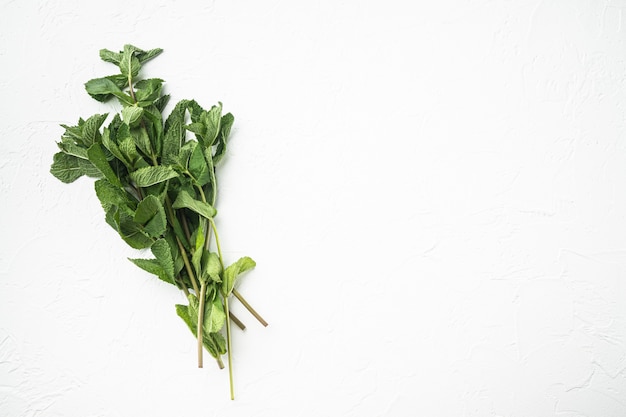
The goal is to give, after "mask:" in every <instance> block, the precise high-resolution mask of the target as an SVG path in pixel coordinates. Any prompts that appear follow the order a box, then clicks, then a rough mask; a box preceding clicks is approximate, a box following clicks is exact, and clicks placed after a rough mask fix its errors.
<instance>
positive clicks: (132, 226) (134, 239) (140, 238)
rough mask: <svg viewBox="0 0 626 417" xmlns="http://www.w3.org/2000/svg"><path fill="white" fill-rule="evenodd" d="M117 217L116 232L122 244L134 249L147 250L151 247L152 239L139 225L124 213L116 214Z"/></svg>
mask: <svg viewBox="0 0 626 417" xmlns="http://www.w3.org/2000/svg"><path fill="white" fill-rule="evenodd" d="M117 215H118V219H117V230H118V232H119V234H120V236H121V237H122V239H123V240H124V242H126V243H128V245H129V246H130V247H131V248H134V249H147V248H149V247H150V246H152V243H154V239H153V238H151V237H150V236H148V234H147V233H146V232H145V231H144V228H143V226H142V225H141V224H138V223H137V222H135V221H134V220H133V218H132V217H131V216H129V215H127V214H125V213H119V212H118V213H117Z"/></svg>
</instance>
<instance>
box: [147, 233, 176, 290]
mask: <svg viewBox="0 0 626 417" xmlns="http://www.w3.org/2000/svg"><path fill="white" fill-rule="evenodd" d="M150 250H151V251H152V254H153V255H154V256H155V258H156V260H157V261H158V262H159V265H161V267H162V268H163V271H165V274H166V276H167V278H168V279H169V281H168V282H171V283H172V284H173V283H174V260H173V259H172V252H171V251H170V245H169V244H168V243H167V241H166V240H165V239H159V240H157V241H156V242H154V243H153V244H152V247H151V248H150Z"/></svg>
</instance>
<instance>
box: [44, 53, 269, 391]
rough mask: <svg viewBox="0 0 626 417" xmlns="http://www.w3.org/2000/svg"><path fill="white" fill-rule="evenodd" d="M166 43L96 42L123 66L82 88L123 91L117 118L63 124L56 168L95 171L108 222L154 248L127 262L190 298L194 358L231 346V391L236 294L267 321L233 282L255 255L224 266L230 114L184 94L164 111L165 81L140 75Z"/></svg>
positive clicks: (68, 174) (218, 354) (183, 314)
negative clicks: (222, 186)
mask: <svg viewBox="0 0 626 417" xmlns="http://www.w3.org/2000/svg"><path fill="white" fill-rule="evenodd" d="M161 52H163V50H162V49H158V48H157V49H151V50H148V51H143V50H141V49H139V48H137V47H135V46H132V45H124V49H123V50H122V51H120V52H113V51H109V50H107V49H102V50H101V51H100V58H101V59H102V60H104V61H106V62H110V63H112V64H114V65H116V66H117V67H118V68H119V71H120V72H119V74H114V75H108V76H106V77H102V78H95V79H93V80H89V81H87V83H85V89H86V90H87V93H88V94H89V95H90V96H91V97H92V98H94V99H95V100H98V101H100V102H106V101H109V100H111V99H117V101H118V102H119V104H120V105H121V110H120V112H119V113H118V114H115V115H113V117H112V118H109V115H108V114H96V115H93V116H91V117H89V118H87V119H86V120H85V119H82V118H81V119H79V120H78V124H77V125H75V126H67V125H61V126H62V127H63V128H64V129H65V132H64V133H63V135H62V136H61V141H60V142H58V146H59V149H60V152H58V153H56V154H55V155H54V159H53V163H52V167H51V169H50V172H51V173H52V175H54V176H55V177H56V178H58V179H59V180H61V181H62V182H64V183H71V182H74V181H76V180H77V179H78V178H80V177H82V176H88V177H93V178H96V181H95V191H96V195H97V196H98V199H99V200H100V203H101V204H102V208H103V209H104V212H105V220H106V222H107V223H108V224H109V225H110V226H111V227H112V228H113V229H115V231H117V233H119V235H120V237H121V238H122V240H124V241H125V242H126V243H127V244H128V245H129V246H131V247H132V248H134V249H150V252H151V253H152V255H153V258H150V259H130V261H131V262H133V263H134V264H135V265H137V266H138V267H139V268H141V269H143V270H144V271H147V272H149V273H151V274H154V275H156V276H157V277H158V278H159V279H160V280H162V281H164V282H166V283H168V284H172V285H175V286H176V287H178V288H179V289H180V290H181V291H182V292H183V293H184V296H185V298H186V301H187V304H177V305H176V313H177V314H178V316H179V317H180V318H181V319H182V320H183V321H184V322H185V324H186V325H187V326H188V327H189V330H191V332H192V334H193V335H194V336H195V337H196V338H197V342H198V367H200V368H201V367H202V366H203V357H202V355H203V351H204V350H205V349H206V351H207V352H209V354H210V355H211V356H213V357H214V358H215V359H216V361H217V364H218V365H219V367H220V368H224V365H223V361H222V356H223V355H224V354H227V357H228V369H229V371H228V372H229V382H230V397H231V399H233V400H234V399H235V394H234V387H233V373H232V355H231V352H232V349H231V327H230V322H231V321H232V322H233V323H235V324H236V325H237V326H238V327H240V328H241V329H242V330H243V329H244V328H245V326H244V325H243V323H242V322H241V321H240V320H239V319H238V318H236V317H235V316H234V315H233V313H232V312H231V311H230V308H229V299H230V297H231V296H234V297H235V298H237V299H238V300H239V301H240V302H241V303H242V304H243V305H244V306H245V307H246V308H247V309H248V311H250V313H251V314H252V315H253V316H254V317H255V318H256V319H257V320H258V321H259V322H260V323H261V324H263V325H264V326H267V322H266V321H265V320H264V319H263V318H262V317H261V316H260V315H259V314H258V313H257V312H256V311H255V310H254V309H253V308H252V307H251V306H250V304H249V303H248V302H247V301H246V300H245V299H244V298H243V297H242V295H241V294H240V293H239V292H238V291H237V290H236V289H235V283H236V281H237V279H238V278H239V276H241V274H243V273H245V272H246V271H249V270H250V269H252V268H254V267H255V266H256V263H255V262H254V261H253V260H252V259H251V258H249V257H247V256H246V257H243V258H241V259H239V260H237V261H236V262H234V263H233V264H231V265H229V266H225V262H224V257H223V254H222V248H221V245H220V238H219V234H218V232H217V226H216V223H215V217H216V215H217V210H216V208H215V201H216V197H217V177H216V166H217V165H218V164H219V162H220V161H221V160H222V158H223V156H224V154H225V152H226V148H227V144H228V137H229V134H230V130H231V127H232V125H233V122H234V117H233V115H232V114H230V113H226V114H223V113H222V104H221V103H218V104H217V105H214V106H212V107H211V108H210V109H209V110H205V109H204V108H202V107H201V106H200V105H199V104H198V103H197V102H196V101H194V100H181V101H179V102H178V103H177V104H176V105H175V106H174V108H173V109H172V111H171V112H170V114H169V115H168V116H167V117H165V115H164V113H163V112H164V109H165V106H166V105H167V103H168V101H169V98H170V97H169V95H164V94H162V89H163V82H164V81H163V80H161V79H159V78H140V77H139V73H140V70H141V69H142V67H143V65H144V64H145V63H146V62H147V61H149V60H151V59H153V58H155V57H156V56H158V55H160V54H161ZM107 119H110V121H109V123H108V125H106V126H103V125H104V124H105V121H106V120H107ZM213 248H215V249H213Z"/></svg>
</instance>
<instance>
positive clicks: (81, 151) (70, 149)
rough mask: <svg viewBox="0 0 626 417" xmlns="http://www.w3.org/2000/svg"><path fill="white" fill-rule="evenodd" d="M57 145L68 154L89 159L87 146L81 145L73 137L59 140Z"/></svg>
mask: <svg viewBox="0 0 626 417" xmlns="http://www.w3.org/2000/svg"><path fill="white" fill-rule="evenodd" d="M57 145H58V146H59V149H61V151H63V153H66V154H68V155H72V156H75V157H77V158H80V159H89V158H88V157H87V148H85V147H83V146H79V145H77V144H76V142H74V141H73V140H72V139H68V138H62V139H61V142H58V143H57Z"/></svg>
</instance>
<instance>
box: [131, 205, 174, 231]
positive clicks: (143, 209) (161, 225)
mask: <svg viewBox="0 0 626 417" xmlns="http://www.w3.org/2000/svg"><path fill="white" fill-rule="evenodd" d="M134 221H135V223H137V224H140V225H142V226H143V228H144V231H145V233H147V234H148V235H149V236H151V237H159V236H161V235H162V234H163V233H164V232H165V229H166V226H167V218H166V217H165V209H164V208H163V204H161V201H160V200H159V199H158V198H157V197H155V196H153V195H149V196H147V197H146V198H144V199H143V200H141V201H140V202H139V204H138V205H137V211H136V212H135V217H134Z"/></svg>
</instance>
